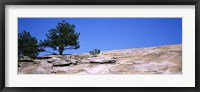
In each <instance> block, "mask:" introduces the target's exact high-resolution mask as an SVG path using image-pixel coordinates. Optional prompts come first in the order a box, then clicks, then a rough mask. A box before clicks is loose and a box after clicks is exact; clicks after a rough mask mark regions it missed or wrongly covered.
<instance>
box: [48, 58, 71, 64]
mask: <svg viewBox="0 0 200 92" xmlns="http://www.w3.org/2000/svg"><path fill="white" fill-rule="evenodd" d="M52 64H53V66H69V65H71V64H72V62H69V61H65V60H59V59H58V60H55V61H54V62H53V63H52Z"/></svg>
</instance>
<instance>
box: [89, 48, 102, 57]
mask: <svg viewBox="0 0 200 92" xmlns="http://www.w3.org/2000/svg"><path fill="white" fill-rule="evenodd" d="M89 53H90V55H93V56H94V57H96V56H97V54H100V50H99V49H94V50H92V51H89Z"/></svg>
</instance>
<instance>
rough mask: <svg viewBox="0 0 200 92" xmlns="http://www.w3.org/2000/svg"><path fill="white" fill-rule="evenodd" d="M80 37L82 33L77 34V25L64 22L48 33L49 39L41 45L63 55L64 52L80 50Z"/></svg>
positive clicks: (41, 42)
mask: <svg viewBox="0 0 200 92" xmlns="http://www.w3.org/2000/svg"><path fill="white" fill-rule="evenodd" d="M79 35H80V33H77V32H75V25H73V24H70V23H68V22H65V21H64V20H63V21H62V22H59V23H58V25H57V26H56V28H53V29H51V30H49V31H48V34H46V37H47V39H46V40H44V41H40V45H41V46H43V47H50V48H52V49H53V50H54V51H58V52H59V54H60V55H62V54H63V51H64V50H68V49H78V48H80V45H79V41H78V38H79Z"/></svg>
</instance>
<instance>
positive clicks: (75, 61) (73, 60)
mask: <svg viewBox="0 0 200 92" xmlns="http://www.w3.org/2000/svg"><path fill="white" fill-rule="evenodd" d="M67 61H68V62H71V63H72V64H74V65H76V64H77V63H78V60H76V59H68V60H67Z"/></svg>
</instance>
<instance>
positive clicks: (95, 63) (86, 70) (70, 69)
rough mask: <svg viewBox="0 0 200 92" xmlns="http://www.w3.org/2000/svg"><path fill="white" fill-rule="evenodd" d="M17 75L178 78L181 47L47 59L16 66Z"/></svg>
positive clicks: (161, 47)
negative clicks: (129, 75)
mask: <svg viewBox="0 0 200 92" xmlns="http://www.w3.org/2000/svg"><path fill="white" fill-rule="evenodd" d="M18 73H19V74H182V45H181V44H178V45H168V46H159V47H150V48H137V49H122V50H111V51H102V52H101V53H100V54H98V55H97V56H96V57H93V56H92V55H90V54H89V53H84V54H73V55H48V56H45V58H44V57H40V58H38V59H36V60H34V61H33V62H19V68H18Z"/></svg>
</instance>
